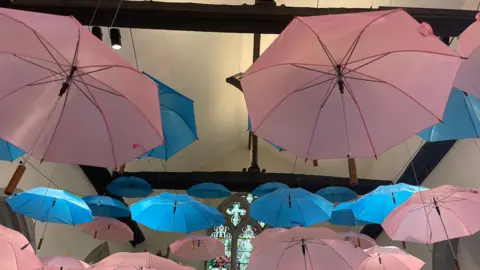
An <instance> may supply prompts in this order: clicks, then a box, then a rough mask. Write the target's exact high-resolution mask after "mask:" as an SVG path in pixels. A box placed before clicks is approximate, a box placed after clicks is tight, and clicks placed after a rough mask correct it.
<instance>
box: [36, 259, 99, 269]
mask: <svg viewBox="0 0 480 270" xmlns="http://www.w3.org/2000/svg"><path fill="white" fill-rule="evenodd" d="M40 262H41V263H42V264H43V265H44V266H47V267H51V268H52V270H53V268H57V269H59V270H60V269H62V268H63V269H65V270H82V269H87V268H89V267H90V265H88V264H87V263H85V262H82V261H80V260H77V259H75V258H72V257H68V256H49V257H40Z"/></svg>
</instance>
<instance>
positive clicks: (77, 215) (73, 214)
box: [7, 187, 93, 225]
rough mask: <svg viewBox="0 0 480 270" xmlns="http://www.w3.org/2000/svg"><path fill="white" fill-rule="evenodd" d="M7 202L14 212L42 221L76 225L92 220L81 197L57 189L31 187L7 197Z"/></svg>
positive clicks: (90, 212) (88, 209) (90, 213)
mask: <svg viewBox="0 0 480 270" xmlns="http://www.w3.org/2000/svg"><path fill="white" fill-rule="evenodd" d="M7 203H8V205H9V206H10V208H11V209H12V210H13V211H14V212H15V213H18V214H22V215H24V216H27V217H31V218H33V219H36V220H39V221H42V222H51V223H61V224H69V225H78V224H82V223H86V222H91V221H92V220H93V218H92V211H91V210H90V208H89V207H88V205H87V204H86V203H85V202H84V201H83V200H82V199H81V198H79V197H77V196H75V195H73V194H70V193H68V192H66V191H63V190H59V189H53V188H44V187H37V188H33V189H30V190H27V191H24V192H21V193H17V194H15V195H13V196H11V197H9V198H8V199H7Z"/></svg>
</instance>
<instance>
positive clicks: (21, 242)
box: [0, 225, 35, 253]
mask: <svg viewBox="0 0 480 270" xmlns="http://www.w3.org/2000/svg"><path fill="white" fill-rule="evenodd" d="M0 241H2V242H9V243H12V244H13V245H14V246H15V247H17V248H19V249H20V250H25V251H29V252H32V253H35V251H34V250H33V247H32V245H30V242H29V241H28V240H27V238H25V236H24V235H23V234H21V233H19V232H17V231H15V230H12V229H10V228H7V227H5V226H2V225H0Z"/></svg>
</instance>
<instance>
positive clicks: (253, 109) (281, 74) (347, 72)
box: [241, 9, 462, 160]
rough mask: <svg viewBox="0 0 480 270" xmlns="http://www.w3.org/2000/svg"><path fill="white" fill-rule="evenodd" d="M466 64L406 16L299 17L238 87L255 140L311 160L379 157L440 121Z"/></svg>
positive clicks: (385, 13)
mask: <svg viewBox="0 0 480 270" xmlns="http://www.w3.org/2000/svg"><path fill="white" fill-rule="evenodd" d="M461 61H462V60H461V58H460V57H459V55H458V54H457V53H455V52H454V51H453V50H451V49H450V48H449V47H448V46H447V45H445V44H443V42H442V41H440V40H439V39H438V38H437V37H436V36H435V35H433V31H431V27H430V26H428V25H427V24H420V23H418V22H417V21H416V20H415V19H414V18H412V17H411V16H410V15H408V13H407V12H405V11H404V10H400V9H396V10H385V11H376V12H365V13H351V14H341V15H328V16H311V17H296V18H295V19H293V20H292V22H291V23H290V24H289V25H288V26H287V28H286V29H285V30H284V31H283V32H282V33H281V34H280V36H279V37H278V38H277V39H276V40H275V41H274V42H273V43H272V45H270V47H269V48H268V49H267V50H266V51H265V52H264V53H263V54H262V55H261V56H260V58H259V59H258V60H257V61H255V63H253V65H252V66H250V68H249V69H248V70H247V71H246V72H245V73H244V74H243V76H242V78H241V84H242V89H243V93H244V95H245V100H246V103H247V108H248V113H249V115H250V119H251V121H252V130H253V132H254V133H255V134H256V135H258V136H259V137H261V138H263V139H265V140H268V141H269V142H271V143H275V144H277V145H280V146H282V147H283V148H285V149H286V150H287V151H289V152H291V153H293V154H295V155H296V156H298V157H301V158H305V159H310V160H316V159H327V158H347V157H349V158H355V157H377V156H379V155H380V154H381V153H383V152H385V151H386V150H388V149H390V148H391V147H393V146H395V145H397V144H398V143H399V142H402V141H404V140H405V139H407V138H409V137H411V136H413V135H415V134H417V133H418V132H420V131H421V130H423V129H424V128H427V127H429V126H431V125H434V124H436V123H438V122H439V121H440V119H441V118H442V116H443V111H444V109H445V104H446V103H447V99H448V96H449V94H450V90H451V87H452V85H453V81H454V78H455V75H456V72H457V69H458V67H459V65H460V63H461ZM398 70H402V72H401V73H399V72H398ZM438 74H442V76H438ZM405 78H408V79H405ZM398 123H402V125H399V124H398Z"/></svg>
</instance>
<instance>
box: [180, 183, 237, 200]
mask: <svg viewBox="0 0 480 270" xmlns="http://www.w3.org/2000/svg"><path fill="white" fill-rule="evenodd" d="M187 194H188V195H190V196H193V197H197V198H204V199H221V198H226V197H230V195H232V193H231V192H230V190H228V189H227V188H226V187H224V186H222V185H220V184H216V183H201V184H197V185H194V186H192V187H190V188H189V189H188V190H187Z"/></svg>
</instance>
